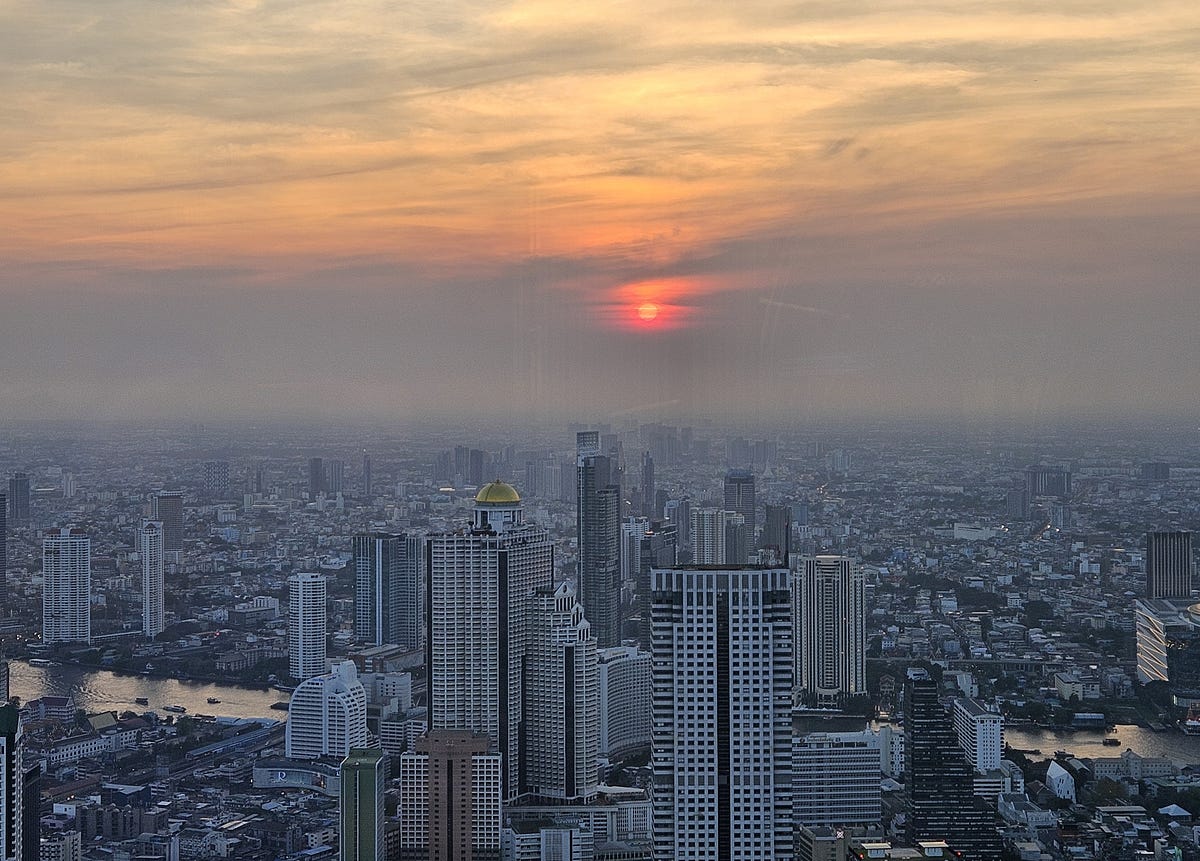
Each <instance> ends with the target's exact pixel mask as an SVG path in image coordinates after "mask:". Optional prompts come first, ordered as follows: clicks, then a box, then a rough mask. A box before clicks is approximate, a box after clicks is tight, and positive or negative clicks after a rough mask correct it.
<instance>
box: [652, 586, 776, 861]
mask: <svg viewBox="0 0 1200 861" xmlns="http://www.w3.org/2000/svg"><path fill="white" fill-rule="evenodd" d="M653 578H654V603H653V609H652V612H653V640H654V649H653V654H654V707H653V711H654V731H653V733H654V741H653V775H654V776H653V780H654V791H653V798H654V842H655V856H654V857H655V858H656V859H659V861H718V859H720V861H725V859H731V858H737V859H739V861H755V859H784V858H787V859H790V858H791V857H792V809H791V808H792V780H791V756H792V751H791V708H792V693H791V692H792V623H791V601H790V593H789V589H788V571H787V570H786V569H782V568H731V567H726V568H714V567H704V568H668V569H655V570H654V572H653Z"/></svg>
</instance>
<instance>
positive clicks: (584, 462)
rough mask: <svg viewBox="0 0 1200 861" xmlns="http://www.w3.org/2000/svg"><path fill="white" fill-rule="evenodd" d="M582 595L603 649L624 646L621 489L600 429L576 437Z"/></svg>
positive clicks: (584, 608)
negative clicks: (603, 449) (604, 450)
mask: <svg viewBox="0 0 1200 861" xmlns="http://www.w3.org/2000/svg"><path fill="white" fill-rule="evenodd" d="M575 451H576V460H575V466H576V475H577V490H578V507H577V512H576V515H577V516H576V534H577V536H578V539H579V578H578V579H579V597H580V600H581V601H582V602H583V614H584V615H585V616H586V617H587V619H588V621H589V622H591V623H592V632H593V633H594V634H595V635H596V644H597V645H598V646H599V647H600V648H602V649H603V648H608V647H609V646H619V645H621V488H620V485H619V483H618V481H617V472H616V466H615V464H614V463H613V461H612V460H611V459H609V458H608V457H606V456H605V455H602V454H600V434H599V432H598V431H582V432H580V433H578V434H577V435H576V439H575Z"/></svg>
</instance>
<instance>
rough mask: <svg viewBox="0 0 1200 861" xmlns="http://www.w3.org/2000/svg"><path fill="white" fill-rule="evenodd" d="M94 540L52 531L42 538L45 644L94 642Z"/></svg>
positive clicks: (69, 530)
mask: <svg viewBox="0 0 1200 861" xmlns="http://www.w3.org/2000/svg"><path fill="white" fill-rule="evenodd" d="M91 600H92V539H91V538H89V537H88V535H87V533H85V532H84V531H83V530H82V529H78V528H76V527H74V526H68V527H66V528H63V529H51V530H50V531H48V532H47V533H46V536H45V538H43V539H42V642H44V643H73V642H91V639H92V607H91Z"/></svg>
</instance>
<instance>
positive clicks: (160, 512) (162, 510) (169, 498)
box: [150, 490, 183, 553]
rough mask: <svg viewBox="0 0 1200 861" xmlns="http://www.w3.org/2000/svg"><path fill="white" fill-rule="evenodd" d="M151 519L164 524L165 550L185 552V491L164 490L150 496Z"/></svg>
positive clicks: (167, 551)
mask: <svg viewBox="0 0 1200 861" xmlns="http://www.w3.org/2000/svg"><path fill="white" fill-rule="evenodd" d="M150 519H151V520H157V521H159V522H160V523H162V525H163V552H164V553H181V552H183V493H182V492H180V491H178V490H169V491H168V490H164V491H162V492H161V493H156V494H154V496H152V497H151V498H150Z"/></svg>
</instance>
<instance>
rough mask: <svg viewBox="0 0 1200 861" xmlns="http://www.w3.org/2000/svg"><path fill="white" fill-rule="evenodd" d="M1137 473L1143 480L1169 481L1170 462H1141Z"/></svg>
mask: <svg viewBox="0 0 1200 861" xmlns="http://www.w3.org/2000/svg"><path fill="white" fill-rule="evenodd" d="M1138 475H1139V476H1140V477H1141V479H1142V480H1143V481H1170V480H1171V464H1169V463H1166V462H1165V461H1161V460H1156V461H1151V462H1150V463H1143V464H1142V465H1141V468H1140V469H1139V470H1138Z"/></svg>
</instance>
